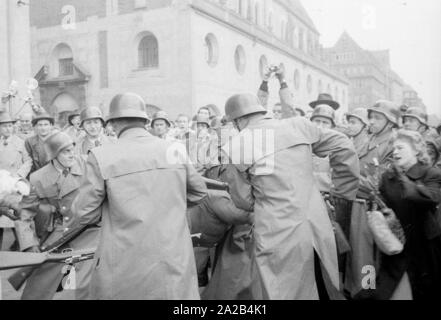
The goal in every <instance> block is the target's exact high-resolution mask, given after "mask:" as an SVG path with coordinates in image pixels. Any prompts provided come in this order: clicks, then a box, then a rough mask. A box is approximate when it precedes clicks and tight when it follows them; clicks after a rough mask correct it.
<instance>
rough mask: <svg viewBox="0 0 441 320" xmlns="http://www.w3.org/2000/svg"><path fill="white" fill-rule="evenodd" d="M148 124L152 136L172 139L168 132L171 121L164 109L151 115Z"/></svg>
mask: <svg viewBox="0 0 441 320" xmlns="http://www.w3.org/2000/svg"><path fill="white" fill-rule="evenodd" d="M150 125H151V128H152V134H153V135H154V136H156V137H158V138H160V139H164V140H172V139H171V138H170V137H169V134H168V133H169V131H170V128H171V123H170V120H169V119H168V115H167V113H166V112H165V111H158V112H156V113H155V114H154V115H153V119H152V122H151V124H150Z"/></svg>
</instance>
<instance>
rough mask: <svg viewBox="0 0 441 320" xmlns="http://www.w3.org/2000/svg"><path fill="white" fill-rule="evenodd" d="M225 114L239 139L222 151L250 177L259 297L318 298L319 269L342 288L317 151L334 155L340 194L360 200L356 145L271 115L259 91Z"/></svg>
mask: <svg viewBox="0 0 441 320" xmlns="http://www.w3.org/2000/svg"><path fill="white" fill-rule="evenodd" d="M225 113H226V115H227V117H228V119H229V120H231V121H233V123H234V125H235V127H236V128H237V129H238V130H239V131H240V134H239V135H237V136H235V137H233V138H232V139H231V141H230V143H229V144H227V145H225V146H224V147H223V150H225V152H227V154H229V155H230V161H231V165H233V166H235V167H236V168H237V169H238V170H239V171H240V172H242V173H243V174H244V175H245V176H246V177H247V180H248V181H249V183H250V184H251V186H252V195H253V197H254V199H255V202H254V217H255V226H254V238H255V241H254V244H253V252H252V257H251V260H252V262H251V264H252V265H251V268H252V269H255V270H257V275H258V276H257V279H255V280H253V283H252V284H251V286H252V290H253V296H254V297H255V298H257V299H259V298H260V299H271V300H272V299H282V300H291V299H318V298H319V289H318V284H317V282H316V275H315V273H316V272H315V269H316V268H317V265H318V266H320V267H321V268H320V267H318V268H317V269H321V271H322V276H323V278H324V279H325V283H326V282H327V281H326V280H329V281H330V282H331V283H332V285H333V286H334V287H335V288H338V287H339V275H338V262H337V250H336V244H335V238H334V233H333V229H332V225H331V221H330V219H329V216H328V213H327V211H326V207H325V204H324V202H323V200H322V198H321V195H320V192H319V190H318V188H317V186H316V184H315V182H314V179H313V174H312V153H315V154H316V155H318V156H320V157H326V156H329V158H330V162H331V166H332V167H333V168H334V170H333V181H334V189H333V191H332V192H333V194H334V196H336V197H340V196H341V195H343V194H345V195H346V196H348V195H350V196H351V198H352V199H355V195H356V193H357V189H358V183H359V163H358V157H357V154H356V152H355V149H354V146H353V144H352V143H351V141H350V140H349V139H348V138H347V137H346V136H344V135H343V134H341V133H339V132H336V131H332V130H325V129H319V128H317V127H315V126H314V125H313V124H311V123H310V122H309V121H308V120H306V119H303V118H292V119H286V120H283V121H276V120H274V119H271V118H267V117H265V114H266V110H265V109H264V108H263V107H262V106H261V104H260V102H259V100H258V98H257V97H256V96H254V95H252V94H240V95H235V96H233V97H231V98H230V99H229V100H228V101H227V103H226V106H225ZM250 146H251V148H250ZM247 150H248V151H247ZM315 255H316V256H317V257H318V259H315ZM317 260H319V263H320V264H319V263H317ZM322 289H323V288H322ZM322 292H323V291H322Z"/></svg>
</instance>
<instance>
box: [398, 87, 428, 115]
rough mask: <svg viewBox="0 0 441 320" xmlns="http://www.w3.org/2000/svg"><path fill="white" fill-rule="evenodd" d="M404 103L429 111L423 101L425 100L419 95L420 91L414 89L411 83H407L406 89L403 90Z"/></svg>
mask: <svg viewBox="0 0 441 320" xmlns="http://www.w3.org/2000/svg"><path fill="white" fill-rule="evenodd" d="M403 97H404V100H403V104H405V105H406V106H408V107H410V108H413V107H416V108H421V109H423V110H424V111H427V108H426V106H425V104H424V103H423V100H422V99H421V98H420V97H419V96H418V92H416V90H415V89H413V88H412V87H411V86H409V85H405V87H404V90H403Z"/></svg>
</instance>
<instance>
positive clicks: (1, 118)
mask: <svg viewBox="0 0 441 320" xmlns="http://www.w3.org/2000/svg"><path fill="white" fill-rule="evenodd" d="M16 122H17V121H16V120H13V119H12V118H11V115H10V114H9V112H7V111H1V112H0V124H3V123H16Z"/></svg>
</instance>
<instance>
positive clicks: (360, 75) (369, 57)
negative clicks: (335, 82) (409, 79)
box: [324, 32, 406, 109]
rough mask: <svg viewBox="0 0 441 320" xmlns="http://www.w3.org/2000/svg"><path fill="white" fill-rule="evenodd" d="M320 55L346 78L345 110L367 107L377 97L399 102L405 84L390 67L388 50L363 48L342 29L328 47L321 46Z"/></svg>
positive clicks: (402, 99)
mask: <svg viewBox="0 0 441 320" xmlns="http://www.w3.org/2000/svg"><path fill="white" fill-rule="evenodd" d="M324 56H325V60H326V61H327V63H328V64H329V65H330V66H331V67H333V68H335V69H336V70H338V71H339V72H340V73H342V74H344V75H345V76H346V77H347V78H348V79H349V109H355V108H359V107H369V106H372V105H373V104H374V103H375V102H376V101H378V100H380V99H387V100H391V101H394V102H395V103H397V104H398V105H401V104H403V102H404V91H405V87H406V85H405V83H404V81H403V80H402V79H401V78H400V76H399V75H398V74H397V73H396V72H394V71H393V70H392V69H391V65H390V54H389V51H388V50H382V51H369V50H365V49H363V48H361V47H360V46H359V45H358V44H357V43H356V42H355V40H354V39H353V38H352V37H351V36H350V35H349V34H348V33H347V32H344V33H343V34H342V36H341V37H340V38H339V40H338V41H337V43H336V44H335V45H334V46H333V47H332V48H325V49H324Z"/></svg>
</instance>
